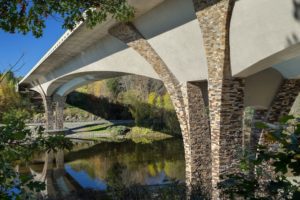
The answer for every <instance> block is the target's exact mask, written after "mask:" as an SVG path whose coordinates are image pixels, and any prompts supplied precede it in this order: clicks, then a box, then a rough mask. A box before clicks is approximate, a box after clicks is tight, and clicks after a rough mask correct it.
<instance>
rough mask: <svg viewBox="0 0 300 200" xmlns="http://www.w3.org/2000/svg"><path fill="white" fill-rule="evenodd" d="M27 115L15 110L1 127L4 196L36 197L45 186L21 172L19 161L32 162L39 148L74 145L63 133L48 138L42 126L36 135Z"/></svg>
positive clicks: (0, 192) (0, 167)
mask: <svg viewBox="0 0 300 200" xmlns="http://www.w3.org/2000/svg"><path fill="white" fill-rule="evenodd" d="M25 118H26V113H23V112H19V111H13V112H12V113H8V114H5V120H4V121H5V124H4V125H3V126H1V127H0V199H32V198H33V195H34V193H37V192H40V191H42V190H44V188H45V185H44V183H41V182H37V181H35V180H34V178H33V177H32V176H29V175H24V174H20V173H19V172H17V171H16V170H15V166H16V165H17V163H18V162H20V161H24V162H26V161H28V160H29V159H30V157H31V156H32V155H33V154H34V152H35V151H37V150H43V151H57V150H58V149H64V148H66V149H71V147H72V143H71V141H70V140H68V139H66V138H65V137H64V136H62V135H58V136H48V137H45V136H43V130H42V129H41V128H39V129H38V130H37V131H36V133H35V134H33V133H32V131H31V130H29V129H28V128H26V125H25V123H24V119H25Z"/></svg>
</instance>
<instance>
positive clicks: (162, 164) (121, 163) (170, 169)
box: [30, 139, 185, 199]
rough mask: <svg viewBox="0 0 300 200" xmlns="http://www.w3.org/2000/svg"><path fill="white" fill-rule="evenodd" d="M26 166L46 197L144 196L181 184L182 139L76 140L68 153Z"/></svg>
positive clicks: (50, 155) (37, 158) (107, 197)
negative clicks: (40, 182)
mask: <svg viewBox="0 0 300 200" xmlns="http://www.w3.org/2000/svg"><path fill="white" fill-rule="evenodd" d="M44 159H46V161H47V162H45V163H43V162H42V160H44ZM30 168H31V172H32V173H34V174H36V177H38V178H39V179H40V180H44V181H46V182H47V190H46V191H44V195H47V196H48V197H49V198H50V199H118V198H117V196H118V195H119V196H124V195H125V193H126V195H128V194H127V193H128V191H131V190H132V191H135V190H137V188H138V190H141V189H142V190H143V194H145V191H146V190H149V191H153V190H157V189H155V188H163V187H164V186H169V185H172V184H174V183H176V185H177V184H180V183H183V182H184V181H185V162H184V151H183V144H182V140H181V139H167V140H161V141H156V142H153V143H151V144H143V143H135V142H132V141H124V142H101V143H97V144H94V143H93V142H76V143H75V146H74V148H73V150H72V151H70V152H56V153H53V154H52V153H50V154H46V156H45V155H43V154H40V155H37V156H36V157H35V158H34V159H33V161H32V163H31V164H30ZM124 191H125V193H124ZM129 193H130V192H129ZM150 193H151V192H150ZM112 196H113V198H110V197H112ZM104 197H105V198H104ZM120 199H121V198H120Z"/></svg>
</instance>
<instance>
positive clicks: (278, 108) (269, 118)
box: [258, 79, 300, 144]
mask: <svg viewBox="0 0 300 200" xmlns="http://www.w3.org/2000/svg"><path fill="white" fill-rule="evenodd" d="M299 92H300V80H299V79H290V80H288V79H286V80H283V81H282V83H281V85H280V87H279V88H278V91H277V93H276V95H275V97H274V99H273V102H272V104H271V106H270V108H269V110H268V112H266V113H265V117H264V121H265V122H268V123H277V122H278V121H279V120H280V118H282V117H284V116H286V115H288V114H289V112H290V111H291V108H292V106H293V104H294V102H295V100H296V98H297V96H298V95H299ZM263 134H264V131H263V130H261V131H260V138H259V141H258V143H260V144H264V135H263Z"/></svg>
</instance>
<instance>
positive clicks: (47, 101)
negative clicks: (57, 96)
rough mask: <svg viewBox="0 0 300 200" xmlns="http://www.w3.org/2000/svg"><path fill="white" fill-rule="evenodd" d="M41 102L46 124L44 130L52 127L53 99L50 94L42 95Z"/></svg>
mask: <svg viewBox="0 0 300 200" xmlns="http://www.w3.org/2000/svg"><path fill="white" fill-rule="evenodd" d="M42 99H43V104H44V108H45V113H46V125H45V129H46V130H52V129H53V128H54V115H53V100H52V97H50V96H46V97H45V96H43V95H42Z"/></svg>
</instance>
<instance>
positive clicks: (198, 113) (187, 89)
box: [182, 82, 211, 197]
mask: <svg viewBox="0 0 300 200" xmlns="http://www.w3.org/2000/svg"><path fill="white" fill-rule="evenodd" d="M182 91H183V97H184V101H185V109H186V113H187V116H186V117H187V122H188V130H189V132H188V134H187V137H188V143H189V146H186V147H185V148H190V152H191V159H190V160H189V161H190V162H191V163H186V164H188V165H190V170H191V177H190V178H191V179H190V182H191V185H192V186H196V188H197V187H199V186H200V188H201V190H202V191H203V195H205V196H207V197H210V192H211V155H210V151H211V141H210V130H209V121H208V113H207V109H206V108H207V107H206V105H205V100H204V99H205V98H204V96H203V93H204V92H203V91H202V88H201V83H199V82H192V83H190V82H189V83H186V85H185V86H184V87H182ZM191 192H192V193H193V191H191Z"/></svg>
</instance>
